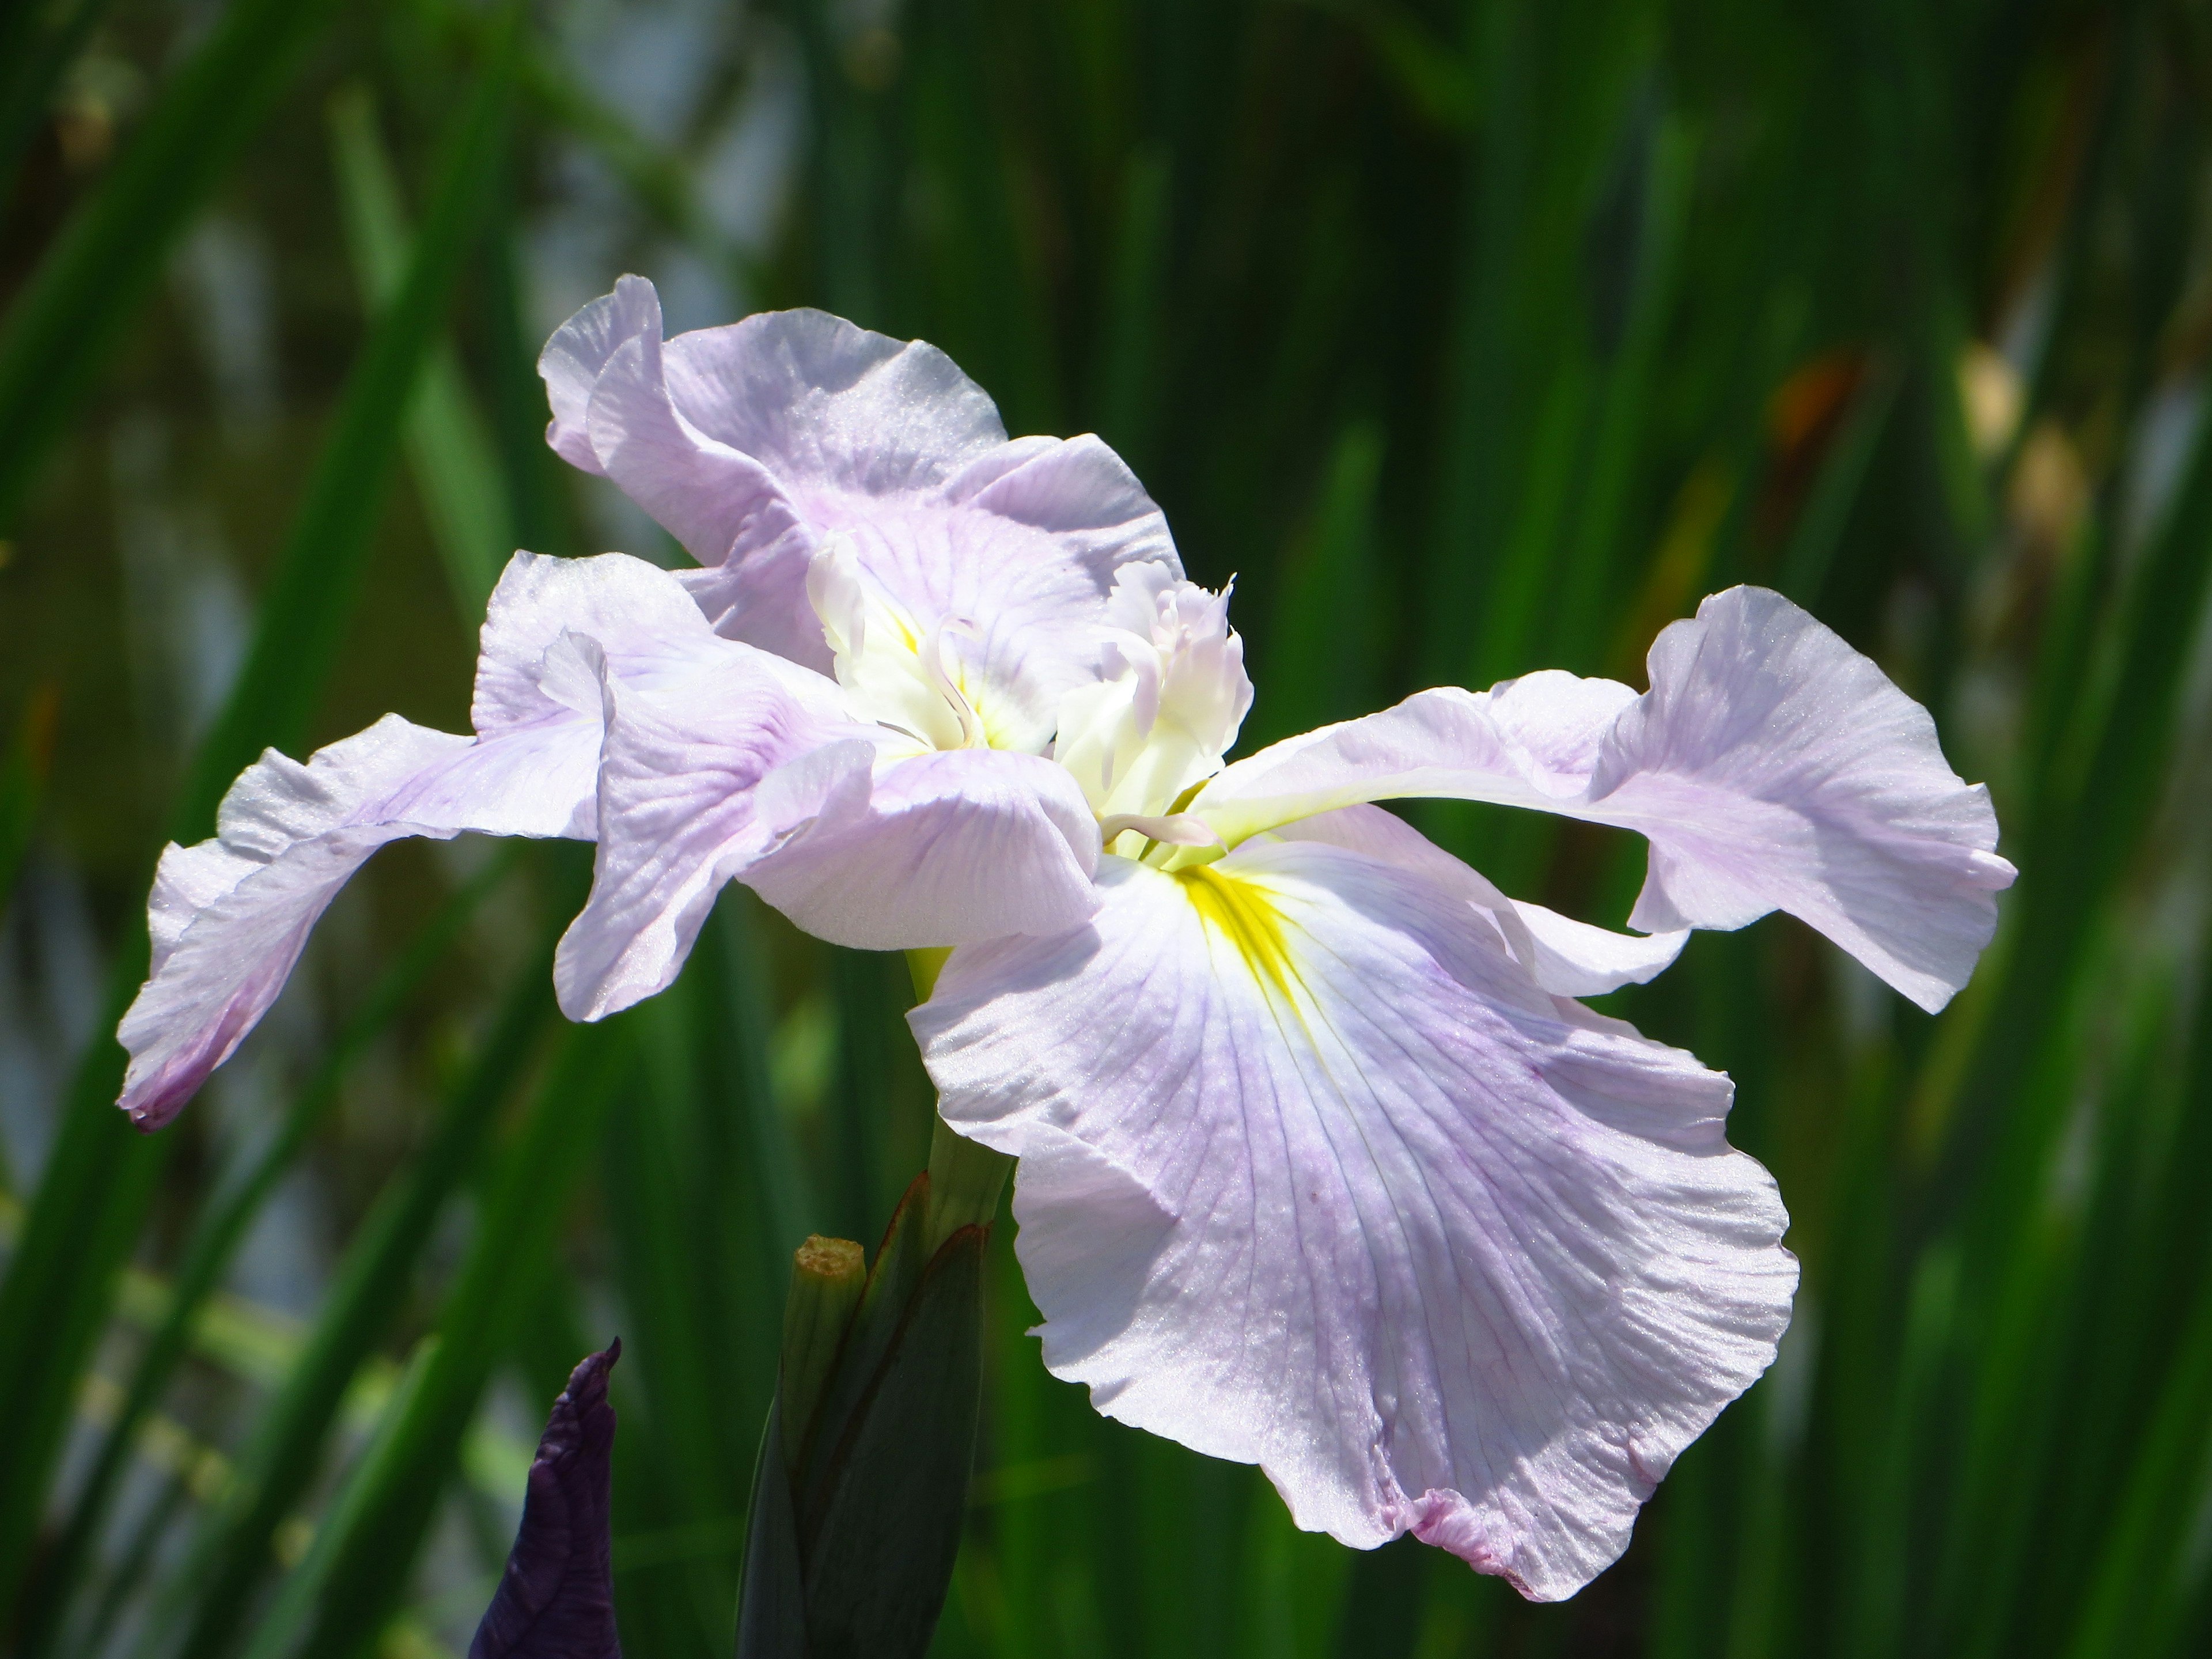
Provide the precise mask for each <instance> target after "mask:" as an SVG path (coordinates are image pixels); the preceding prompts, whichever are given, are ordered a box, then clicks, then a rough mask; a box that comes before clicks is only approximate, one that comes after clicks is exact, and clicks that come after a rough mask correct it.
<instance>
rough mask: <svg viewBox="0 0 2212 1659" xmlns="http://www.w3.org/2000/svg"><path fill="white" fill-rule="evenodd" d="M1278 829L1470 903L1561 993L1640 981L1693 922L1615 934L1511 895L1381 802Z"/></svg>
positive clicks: (1678, 945) (1586, 993)
mask: <svg viewBox="0 0 2212 1659" xmlns="http://www.w3.org/2000/svg"><path fill="white" fill-rule="evenodd" d="M1186 816H1188V815H1186ZM1272 834H1273V837H1274V838H1275V839H1277V840H1279V841H1315V842H1326V843H1328V845H1330V846H1332V847H1342V848H1347V849H1348V850H1350V851H1352V852H1355V853H1361V854H1365V855H1366V856H1367V857H1369V858H1373V859H1380V860H1383V862H1384V863H1386V864H1393V865H1395V866H1397V867H1398V868H1400V869H1401V870H1405V871H1407V872H1411V873H1413V874H1414V875H1416V876H1419V878H1421V879H1422V880H1423V881H1425V882H1426V883H1428V884H1430V885H1431V887H1432V888H1434V889H1435V890H1437V892H1439V893H1449V894H1450V895H1451V896H1453V897H1455V898H1457V899H1460V900H1462V901H1463V902H1465V903H1467V904H1468V906H1469V907H1470V908H1473V909H1474V911H1475V913H1476V914H1477V915H1480V916H1482V917H1483V918H1484V919H1485V920H1486V921H1488V922H1489V923H1490V925H1491V926H1492V927H1494V928H1495V929H1497V931H1498V942H1499V943H1500V944H1502V945H1504V947H1505V950H1506V951H1507V953H1508V954H1509V955H1510V956H1511V957H1513V958H1514V959H1515V960H1516V962H1518V963H1520V964H1521V965H1522V967H1523V968H1524V969H1527V970H1528V974H1529V975H1530V977H1532V978H1533V979H1534V980H1535V981H1536V983H1537V984H1539V985H1541V986H1542V987H1544V989H1546V990H1547V991H1549V992H1550V993H1552V994H1553V995H1554V996H1562V997H1594V996H1601V995H1603V994H1605V993H1606V992H1607V991H1617V990H1619V989H1620V987H1622V986H1624V985H1641V984H1643V983H1644V982H1645V981H1648V980H1650V979H1653V978H1655V977H1656V976H1657V975H1658V974H1659V973H1660V972H1661V970H1662V969H1665V968H1667V967H1668V965H1669V964H1671V963H1673V962H1674V958H1675V957H1678V956H1680V955H1681V953H1682V946H1683V945H1684V944H1685V943H1686V941H1687V940H1688V939H1689V937H1690V933H1689V930H1688V929H1687V928H1680V929H1678V930H1676V931H1674V932H1673V933H1654V934H1651V935H1650V936H1648V937H1646V936H1644V935H1639V934H1636V933H1613V932H1612V931H1611V930H1610V929H1607V928H1604V927H1591V926H1590V925H1589V923H1588V922H1583V921H1575V920H1574V919H1573V918H1571V917H1569V916H1563V915H1560V914H1559V912H1558V911H1556V910H1547V909H1546V908H1544V907H1543V906H1542V905H1541V904H1529V903H1526V902H1522V901H1521V900H1519V899H1510V898H1508V897H1506V896H1505V895H1504V894H1503V893H1501V892H1499V891H1498V889H1497V888H1496V887H1495V886H1493V885H1492V884H1491V882H1490V880H1489V878H1487V877H1486V876H1484V875H1483V874H1481V873H1480V872H1479V871H1476V870H1474V868H1472V867H1470V866H1468V865H1466V864H1463V863H1462V862H1461V861H1460V860H1458V859H1455V858H1454V857H1453V856H1452V855H1451V854H1449V853H1447V852H1445V851H1444V850H1443V848H1441V847H1439V846H1437V844H1436V843H1435V842H1432V841H1431V840H1430V839H1429V838H1428V837H1427V836H1424V835H1422V834H1421V833H1420V831H1419V830H1418V829H1414V828H1413V825H1412V824H1410V823H1407V822H1406V821H1405V820H1404V819H1402V818H1399V817H1393V816H1392V815H1391V814H1390V813H1389V812H1386V811H1383V809H1382V808H1381V807H1379V806H1343V807H1339V808H1338V809H1337V810H1336V811H1333V812H1323V813H1322V814H1320V815H1319V816H1318V817H1310V818H1300V819H1298V820H1297V821H1296V822H1295V823H1286V824H1285V825H1283V826H1282V827H1281V828H1280V829H1276V830H1274V831H1273V832H1272Z"/></svg>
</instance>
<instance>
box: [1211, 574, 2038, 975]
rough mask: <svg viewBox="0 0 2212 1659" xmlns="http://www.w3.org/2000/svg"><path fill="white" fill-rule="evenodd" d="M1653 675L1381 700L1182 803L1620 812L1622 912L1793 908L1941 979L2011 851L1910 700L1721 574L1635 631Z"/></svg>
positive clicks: (1779, 607)
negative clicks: (1641, 634)
mask: <svg viewBox="0 0 2212 1659" xmlns="http://www.w3.org/2000/svg"><path fill="white" fill-rule="evenodd" d="M1649 668H1650V681H1651V690H1650V691H1648V692H1646V693H1644V695H1643V696H1638V695H1637V694H1636V693H1635V692H1634V691H1632V690H1630V689H1629V688H1628V687H1627V686H1625V685H1620V684H1616V683H1614V682H1613V681H1609V680H1583V679H1577V678H1575V677H1573V676H1572V675H1569V674H1561V673H1556V672H1546V673H1541V674H1531V675H1528V676H1527V677H1526V678H1522V679H1518V680H1509V681H1506V682H1505V683H1504V684H1501V685H1498V686H1496V687H1494V688H1492V690H1489V691H1486V692H1468V691H1462V690H1453V689H1446V690H1434V691H1423V692H1420V693H1419V694H1417V695H1416V696H1412V697H1409V698H1407V700H1406V701H1405V702H1402V703H1401V704H1399V705H1398V707H1397V708H1392V709H1389V710H1386V711H1384V712H1383V713H1382V714H1372V715H1369V716H1368V717H1366V718H1365V719H1364V720H1349V721H1346V722H1345V723H1344V724H1342V725H1340V726H1324V727H1322V729H1321V730H1319V731H1317V732H1308V733H1306V734H1305V735H1304V737H1300V738H1291V739H1289V740H1288V741H1286V742H1284V743H1279V744H1275V745H1274V746H1273V747H1272V748H1269V749H1266V750H1261V752H1260V753H1259V754H1257V755H1255V756H1252V757H1250V758H1249V759H1248V760H1243V761H1240V762H1238V763H1237V764H1236V765H1234V766H1231V767H1230V768H1229V769H1227V770H1225V771H1224V772H1223V773H1222V774H1221V775H1219V776H1218V777H1216V778H1215V779H1214V780H1213V781H1212V782H1211V783H1209V784H1207V785H1206V787H1205V788H1204V789H1202V790H1201V791H1200V793H1199V794H1198V797H1197V798H1196V799H1194V801H1193V802H1192V803H1191V805H1190V806H1189V808H1188V810H1189V811H1191V812H1192V813H1194V815H1196V816H1198V817H1201V818H1203V819H1205V820H1206V823H1208V824H1210V825H1211V826H1212V828H1213V829H1214V831H1215V832H1216V833H1217V834H1218V835H1219V836H1221V837H1222V839H1223V840H1224V841H1225V842H1228V843H1229V844H1230V845H1231V846H1233V845H1235V844H1236V843H1237V842H1239V841H1241V840H1243V838H1244V837H1246V836H1250V835H1253V834H1255V833H1257V832H1258V831H1260V830H1262V829H1269V828H1273V827H1274V826H1275V825H1278V824H1280V823H1285V822H1289V821H1291V820H1295V819H1297V818H1299V817H1304V816H1307V815H1309V814H1311V813H1316V812H1322V811H1329V810H1331V809H1333V808H1336V807H1340V806H1343V805H1349V804H1351V803H1353V802H1358V801H1372V800H1380V799H1388V798H1390V797H1395V796H1408V795H1439V796H1455V797H1458V798H1461V799H1472V800H1490V801H1498V802H1502V803H1504V804H1506V805H1516V806H1533V807H1537V808H1540V809H1541V810H1543V811H1550V812H1559V813H1564V814H1565V815H1566V816H1568V817H1579V818H1587V819H1589V820H1591V821H1592V822H1595V823H1610V824H1617V825H1620V826H1621V827H1623V828H1626V829H1634V830H1637V831H1638V832H1639V833H1641V834H1642V835H1644V836H1645V837H1647V838H1648V839H1649V840H1650V843H1651V849H1652V850H1651V864H1650V874H1649V877H1648V878H1647V879H1646V881H1645V884H1644V892H1643V896H1641V897H1640V898H1639V899H1638V902H1637V907H1636V910H1635V912H1634V914H1633V915H1632V916H1631V918H1630V922H1631V925H1632V926H1633V927H1642V928H1647V929H1650V930H1652V931H1653V932H1665V931H1672V930H1675V929H1680V928H1683V927H1742V926H1743V925H1745V924H1746V923H1747V922H1749V921H1754V920H1756V919H1757V918H1758V917H1759V916H1762V915H1765V914H1766V913H1767V912H1768V911H1770V910H1787V911H1789V912H1790V914H1791V915H1795V916H1797V917H1799V918H1800V919H1801V920H1802V921H1806V922H1808V923H1810V924H1811V925H1812V926H1813V927H1816V928H1818V929H1820V932H1822V933H1826V935H1827V936H1828V937H1829V938H1830V939H1833V940H1834V941H1835V942H1836V943H1837V944H1838V945H1842V946H1843V947H1844V949H1845V950H1847V951H1850V953H1851V954H1852V955H1853V956H1855V957H1857V958H1858V959H1859V960H1860V961H1861V962H1863V963H1865V964H1866V966H1867V967H1869V969H1872V970H1873V971H1874V972H1875V973H1876V974H1879V975H1881V977H1882V978H1883V979H1885V980H1887V981H1888V982H1889V983H1890V984H1892V985H1893V986H1895V987H1897V988H1898V989H1899V991H1901V992H1903V993H1904V994H1905V995H1906V996H1908V997H1910V998H1911V999H1912V1000H1914V1001H1915V1002H1917V1003H1918V1004H1919V1005H1920V1006H1922V1007H1923V1008H1927V1009H1930V1010H1934V1009H1936V1008H1940V1007H1942V1006H1943V1004H1944V1003H1946V1002H1947V1001H1948V1000H1950V998H1951V996H1952V995H1953V994H1954V993H1955V992H1956V991H1957V990H1958V988H1959V987H1960V986H1962V985H1964V984H1965V983H1966V979H1967V977H1968V975H1970V974H1972V971H1973V965H1974V961H1975V958H1976V957H1978V955H1979V954H1980V952H1981V950H1982V947H1983V946H1984V945H1987V944H1988V943H1989V940H1990V934H1991V933H1992V932H1994V931H1995V929H1996V901H1995V899H1994V898H1993V897H1992V894H1993V893H1995V892H1996V890H1999V889H2001V888H2003V887H2007V886H2009V885H2010V884H2011V883H2012V880H2013V877H2014V875H2015V871H2014V869H2013V867H2012V866H2011V865H2010V864H2008V863H2007V862H2006V861H2005V860H2003V859H2002V858H2000V857H1998V856H1997V854H1996V850H1995V849H1996V840H1997V824H1996V814H1995V813H1994V812H1993V811H1991V810H1990V800H1989V792H1988V790H1987V789H1985V788H1984V787H1981V786H1980V785H1974V786H1972V787H1969V786H1968V785H1967V784H1966V782H1965V781H1963V780H1961V779H1960V777H1959V775H1958V774H1956V773H1955V772H1954V771H1953V770H1952V769H1950V767H1949V765H1948V763H1946V762H1945V761H1944V759H1943V752H1942V747H1941V745H1940V744H1939V743H1938V742H1937V740H1936V726H1935V722H1934V721H1933V720H1930V719H1929V715H1928V711H1927V710H1926V709H1924V708H1922V707H1921V706H1920V705H1919V704H1918V703H1916V702H1913V701H1912V699H1911V698H1910V697H1908V696H1905V694H1904V693H1903V692H1902V691H1900V690H1898V689H1897V687H1896V686H1895V685H1893V684H1891V683H1890V681H1889V679H1888V678H1887V676H1885V675H1884V674H1883V673H1882V671H1881V669H1880V668H1878V667H1876V666H1875V664H1874V663H1873V662H1872V661H1871V660H1870V659H1868V658H1866V657H1864V656H1863V655H1861V654H1860V653H1858V652H1857V651H1854V650H1853V649H1851V647H1850V646H1848V645H1846V644H1844V641H1842V640H1841V639H1839V638H1838V637H1837V636H1836V635H1834V634H1833V633H1832V632H1830V631H1829V629H1826V628H1825V627H1823V626H1822V625H1821V624H1820V623H1819V622H1817V621H1816V620H1814V618H1813V617H1811V616H1810V615H1808V613H1807V612H1805V611H1802V610H1800V609H1799V608H1798V607H1797V606H1796V605H1792V604H1791V603H1790V601H1789V600H1787V599H1784V598H1783V597H1782V596H1781V595H1779V594H1778V593H1770V592H1765V591H1764V590H1761V589H1759V588H1749V587H1737V588H1731V589H1729V591H1728V592H1725V593H1719V594H1716V595H1714V596H1713V597H1712V598H1711V599H1707V600H1706V601H1705V604H1704V605H1701V606H1700V607H1699V611H1698V615H1697V617H1696V618H1695V620H1693V621H1688V622H1678V623H1673V624H1671V625H1670V626H1668V628H1667V629H1665V630H1664V631H1662V633H1661V634H1660V635H1659V637H1658V639H1657V640H1656V641H1655V642H1654V643H1653V645H1652V647H1651V653H1650V659H1649Z"/></svg>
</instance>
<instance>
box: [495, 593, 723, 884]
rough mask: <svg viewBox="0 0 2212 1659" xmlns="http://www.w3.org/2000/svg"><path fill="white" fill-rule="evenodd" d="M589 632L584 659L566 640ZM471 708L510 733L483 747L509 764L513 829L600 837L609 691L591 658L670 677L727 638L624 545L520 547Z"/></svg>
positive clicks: (705, 665) (641, 675) (503, 766)
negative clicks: (576, 553) (603, 691)
mask: <svg viewBox="0 0 2212 1659" xmlns="http://www.w3.org/2000/svg"><path fill="white" fill-rule="evenodd" d="M572 635H582V636H584V637H586V638H588V639H590V640H591V641H592V645H593V648H594V650H595V651H596V652H597V653H598V656H597V657H594V658H593V659H592V661H591V662H588V663H587V662H586V660H585V659H583V658H581V657H580V656H578V655H577V654H576V653H574V651H573V650H571V649H568V648H566V647H564V646H563V644H562V641H564V640H565V639H567V638H568V637H570V636H572ZM479 646H480V653H481V654H480V655H479V656H478V658H477V683H476V696H475V699H474V701H473V702H472V703H471V708H470V711H469V712H470V716H471V720H472V722H473V723H474V725H475V726H476V729H477V733H478V735H480V736H483V737H487V738H490V737H496V738H500V739H501V743H500V745H499V747H498V750H497V751H496V752H495V753H486V754H484V755H483V756H481V757H478V760H477V764H478V765H480V766H482V767H483V768H484V769H486V770H487V775H489V770H490V769H500V770H501V771H502V772H503V773H505V774H506V775H507V781H506V782H505V783H504V784H503V785H502V786H501V788H500V791H499V799H501V801H502V802H504V803H506V805H507V807H508V809H509V810H510V811H511V812H513V813H520V812H521V811H522V810H523V809H524V808H526V807H529V806H532V805H534V806H535V808H536V811H535V812H534V814H532V815H531V816H528V817H515V818H514V820H513V822H512V823H510V824H509V825H508V827H507V829H505V830H504V831H503V833H507V834H513V835H537V836H563V835H565V836H573V837H575V838H577V839H580V840H586V841H587V840H590V839H591V838H592V836H594V835H595V833H596V831H597V825H598V822H599V808H598V804H597V799H596V795H597V791H598V787H599V728H600V722H601V719H602V713H601V702H602V698H601V695H600V690H599V675H598V672H597V669H596V667H595V666H594V665H595V664H596V662H597V661H598V660H599V658H604V659H605V661H606V662H607V663H608V665H610V667H611V670H612V671H614V672H615V673H617V675H619V676H620V677H622V678H624V679H626V680H632V681H635V682H636V683H637V684H641V685H645V686H663V685H667V684H672V683H674V682H676V681H678V680H681V679H683V678H685V677H687V676H690V675H694V674H697V673H700V672H702V671H708V670H710V669H711V668H712V667H713V666H714V664H716V663H717V662H719V661H720V659H721V658H722V656H723V655H724V653H726V652H727V651H728V650H729V649H730V646H729V643H728V641H724V640H720V639H718V638H716V637H715V635H714V629H712V628H710V627H708V624H707V621H706V618H704V617H702V616H701V615H700V614H699V611H698V608H697V607H696V605H693V604H692V603H691V600H690V596H689V595H687V594H686V593H685V592H684V588H683V586H682V584H680V583H679V582H678V581H677V580H676V579H675V578H674V577H672V576H671V575H670V574H668V573H667V572H666V571H665V570H662V569H660V568H658V567H657V566H654V565H650V564H647V562H645V561H644V560H642V559H634V558H631V557H629V556H627V555H626V554H621V553H608V554H604V555H602V556H599V557H598V558H592V559H556V558H548V557H545V556H542V555H539V554H536V553H517V554H516V555H515V556H513V558H512V559H511V560H509V561H508V562H507V569H506V571H505V573H504V574H502V575H501V577H500V582H499V586H498V587H497V588H496V589H495V591H494V592H493V593H492V596H491V603H490V605H489V608H488V609H487V611H486V613H485V616H484V623H483V631H482V634H481V635H480V640H479Z"/></svg>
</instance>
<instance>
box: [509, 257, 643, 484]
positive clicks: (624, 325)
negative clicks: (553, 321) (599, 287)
mask: <svg viewBox="0 0 2212 1659" xmlns="http://www.w3.org/2000/svg"><path fill="white" fill-rule="evenodd" d="M646 333H650V334H651V335H652V336H653V338H654V339H656V340H657V339H659V337H660V296H659V295H658V294H656V293H655V292H653V284H652V283H648V282H647V281H646V280H645V279H644V278H643V277H642V276H625V277H623V279H622V280H621V281H620V282H618V283H616V284H615V291H614V292H613V293H611V294H603V295H600V296H599V298H598V299H596V300H594V301H592V302H591V303H590V304H589V305H587V306H586V307H584V308H583V309H582V310H580V311H579V312H578V313H576V314H575V315H574V316H573V317H571V318H570V319H568V321H567V322H565V323H563V324H562V325H561V326H560V327H559V328H557V329H556V330H554V331H553V337H552V338H551V339H550V340H548V341H547V342H546V343H545V349H544V351H542V352H540V353H539V354H538V375H539V377H540V378H541V379H543V380H544V382H545V398H546V401H547V402H548V403H550V404H552V406H553V421H552V424H551V425H550V426H548V427H547V428H545V441H546V442H547V443H549V444H550V445H551V446H552V447H553V450H554V453H556V454H557V455H559V456H560V457H561V459H562V460H564V461H567V462H568V464H569V465H571V466H576V467H581V468H582V469H583V470H584V471H586V472H593V473H603V472H605V471H606V469H605V467H604V466H602V465H600V464H599V456H598V455H597V454H596V453H593V451H592V439H591V433H590V430H589V427H588V424H587V418H588V416H589V413H590V410H591V406H592V389H593V388H594V387H595V386H598V384H599V375H600V373H601V372H602V371H603V370H604V369H605V368H606V366H607V362H608V360H609V359H610V358H611V357H612V356H614V355H615V353H616V352H617V350H619V349H621V348H622V347H623V345H625V344H627V343H629V341H631V340H633V339H635V338H636V337H638V336H639V335H641V334H646Z"/></svg>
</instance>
